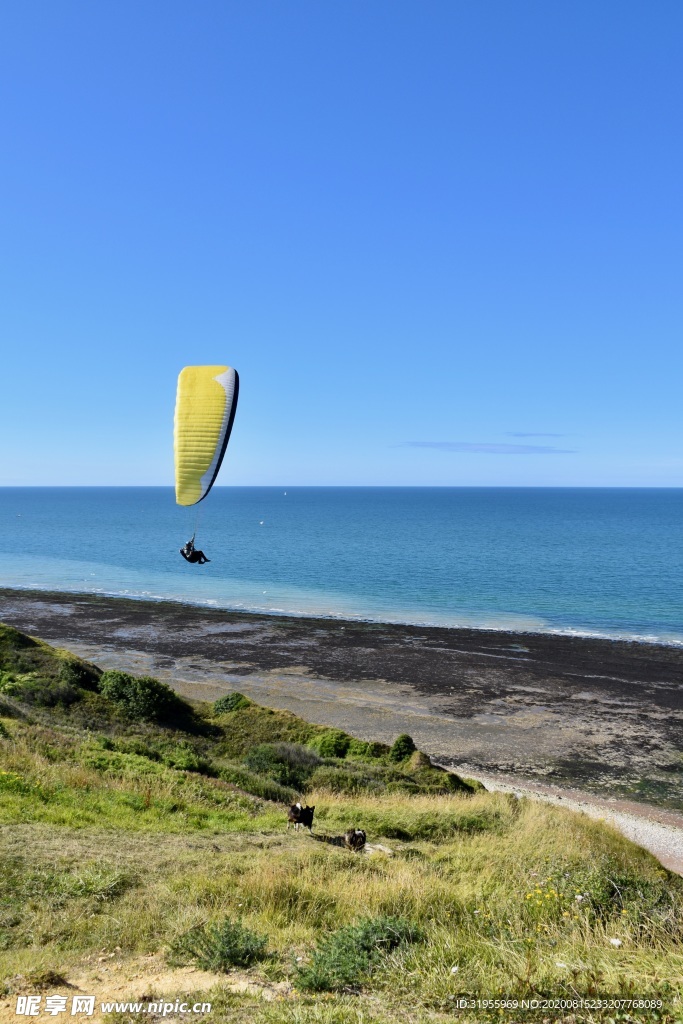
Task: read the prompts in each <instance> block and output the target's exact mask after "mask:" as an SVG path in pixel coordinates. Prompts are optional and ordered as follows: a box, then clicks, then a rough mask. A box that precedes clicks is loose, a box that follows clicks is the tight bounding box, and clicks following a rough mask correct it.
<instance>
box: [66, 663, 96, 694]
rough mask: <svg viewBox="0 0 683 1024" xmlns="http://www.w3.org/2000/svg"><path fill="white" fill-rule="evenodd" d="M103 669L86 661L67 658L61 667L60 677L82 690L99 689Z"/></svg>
mask: <svg viewBox="0 0 683 1024" xmlns="http://www.w3.org/2000/svg"><path fill="white" fill-rule="evenodd" d="M101 675H102V673H101V671H100V670H99V669H98V668H95V666H94V665H88V664H87V663H86V662H84V661H76V660H75V659H71V658H67V659H65V660H64V661H63V662H62V665H61V667H60V669H59V679H60V681H61V682H62V683H66V684H67V685H69V686H77V687H78V688H79V689H81V690H97V687H98V683H99V680H100V676H101Z"/></svg>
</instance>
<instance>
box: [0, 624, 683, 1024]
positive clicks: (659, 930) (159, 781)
mask: <svg viewBox="0 0 683 1024" xmlns="http://www.w3.org/2000/svg"><path fill="white" fill-rule="evenodd" d="M13 645H14V646H13ZM13 652H14V653H13ZM27 652H28V653H27ZM0 654H1V655H2V665H3V669H2V671H3V672H4V673H5V676H4V677H3V678H4V679H5V680H7V679H8V678H11V680H14V681H15V682H16V680H17V679H18V678H19V676H22V673H21V672H20V671H19V669H22V671H23V670H25V672H31V673H34V674H33V675H32V677H31V678H32V679H33V680H34V681H36V680H38V681H40V679H41V678H44V679H46V680H47V681H48V682H49V681H50V680H56V682H57V683H58V684H59V685H61V684H62V683H63V682H64V677H63V676H62V675H61V674H60V673H61V665H62V664H63V663H67V664H69V665H70V666H71V667H70V669H69V672H70V673H71V674H70V676H69V679H70V680H71V682H69V680H67V682H69V685H70V686H73V687H74V688H75V689H76V690H77V691H78V695H77V699H76V700H74V701H68V702H62V703H59V702H58V703H57V704H56V705H53V706H51V707H47V706H45V705H41V704H38V703H32V702H31V701H30V700H29V701H27V702H24V701H22V700H19V696H20V694H18V691H16V690H15V691H14V692H12V685H13V684H12V683H10V684H9V685H8V686H6V688H5V692H4V695H3V701H4V703H3V707H2V709H0V710H2V711H3V715H4V717H0V822H2V823H3V824H5V825H8V826H10V827H9V828H7V829H5V830H4V831H3V836H2V841H1V843H0V993H1V992H2V986H3V985H4V986H5V988H6V990H7V991H8V992H15V991H17V988H16V986H17V984H18V983H17V981H16V979H17V978H21V977H23V978H24V979H26V978H30V977H38V976H42V977H44V978H49V977H52V976H57V975H62V976H64V977H66V978H69V977H70V976H73V975H74V972H76V973H77V972H78V971H79V970H80V971H82V970H83V969H84V965H85V964H87V963H89V962H92V961H95V962H96V961H97V957H98V955H105V956H107V957H109V956H111V955H114V956H115V958H116V963H117V964H119V966H120V969H121V971H122V972H125V971H126V970H129V971H130V972H131V976H132V974H133V973H135V972H138V973H139V971H140V970H141V968H140V964H141V963H144V962H146V961H144V960H142V959H141V958H144V957H149V956H151V955H154V956H156V957H157V959H158V960H159V961H166V962H169V961H174V958H175V961H176V962H177V961H178V959H179V958H180V959H182V958H183V957H185V959H186V960H187V959H190V960H193V962H194V963H196V964H198V965H199V966H201V965H202V964H204V965H207V964H213V965H214V967H213V969H215V970H220V971H225V970H228V972H230V971H231V970H232V971H235V970H237V971H242V972H244V971H245V970H246V971H247V972H248V974H247V976H248V978H250V979H252V981H256V982H258V981H259V980H260V981H261V982H262V983H263V984H266V983H268V984H274V983H283V982H288V983H290V984H291V986H293V988H292V990H291V993H290V997H289V999H288V1000H286V1001H284V1002H279V1003H274V1004H272V1005H266V1004H265V1003H263V1002H262V1001H259V1000H258V999H257V998H256V996H254V995H253V994H249V992H242V993H241V994H240V993H231V992H230V991H229V987H226V986H227V985H228V982H229V980H230V978H231V977H234V974H230V973H228V974H227V975H226V976H225V977H226V981H225V982H224V983H221V982H218V981H217V983H216V987H215V988H214V989H213V990H212V993H211V1001H212V1002H213V1003H214V1010H213V1013H212V1021H216V1022H217V1024H223V1022H226V1024H227V1022H228V1021H229V1022H230V1024H235V1022H238V1024H239V1022H241V1021H250V1022H256V1024H309V1022H310V1024H314V1022H316V1024H337V1022H338V1024H347V1022H348V1021H358V1022H362V1024H390V1022H391V1024H393V1022H395V1021H396V1022H398V1021H399V1020H400V1021H401V1022H406V1021H414V1022H417V1021H419V1022H424V1024H437V1022H439V1024H441V1022H445V1021H447V1020H452V1019H454V1017H453V1015H454V1007H455V1005H456V1000H457V997H460V996H464V995H467V996H481V997H487V998H501V997H513V998H518V999H519V998H529V997H534V998H537V997H539V994H540V995H548V996H553V997H565V998H571V997H574V996H577V995H581V996H585V997H589V996H590V997H596V996H610V995H621V996H628V995H632V996H642V997H647V996H650V997H656V996H660V997H661V998H662V999H663V1000H664V1001H665V1003H666V1007H667V1008H666V1009H665V1010H664V1011H662V1013H661V1014H660V1015H659V1016H658V1017H657V1016H653V1015H652V1014H651V1013H648V1014H646V1015H641V1017H638V1015H633V1016H631V1017H630V1018H628V1017H623V1016H622V1017H621V1018H619V1019H622V1020H628V1019H632V1020H635V1019H644V1020H645V1019H646V1020H655V1019H659V1020H662V1021H666V1022H673V1021H674V1020H681V1019H683V1015H682V1013H681V1001H680V1000H681V992H682V990H683V880H682V879H680V878H678V877H676V876H673V875H671V874H669V873H668V872H666V871H665V870H664V869H663V868H662V867H661V866H660V865H659V864H658V863H657V862H656V861H655V860H654V859H653V858H652V857H651V856H650V855H649V854H647V853H646V852H645V851H643V850H642V849H640V848H638V847H636V846H634V845H633V844H631V843H629V842H628V841H626V840H625V839H623V838H622V837H621V836H620V835H619V834H618V833H616V832H615V831H613V830H612V829H610V828H608V827H606V826H605V825H603V824H601V823H599V822H593V821H590V820H589V819H587V818H586V817H584V816H581V815H577V814H574V813H571V812H568V811H565V810H564V809H561V808H557V807H552V806H548V805H542V804H538V803H533V802H528V801H525V800H516V799H514V798H512V797H508V796H504V795H501V794H494V793H487V792H485V791H481V790H479V791H477V792H474V791H473V790H472V789H471V788H468V787H465V786H462V785H461V784H460V783H459V782H458V780H457V778H456V779H455V782H453V783H451V782H450V781H449V780H450V778H451V777H450V776H447V775H446V773H443V772H441V771H439V770H437V769H434V768H432V766H431V765H430V763H429V761H428V759H427V758H425V756H424V755H421V754H419V752H413V753H411V752H410V744H408V743H407V742H406V741H405V740H402V741H401V744H400V746H401V753H402V758H401V759H400V760H392V758H391V755H390V749H389V748H388V747H385V746H381V745H379V744H378V745H371V746H370V748H369V746H368V744H364V743H362V742H360V741H356V740H353V738H348V742H347V741H346V738H345V734H341V738H340V735H339V731H338V730H337V731H331V730H325V729H323V728H322V727H319V726H313V725H310V724H309V723H306V722H303V721H302V720H301V719H299V718H297V717H296V716H294V715H291V714H289V713H287V712H278V711H270V710H269V709H266V708H260V707H259V706H258V705H255V704H253V703H252V702H250V701H243V700H238V699H234V700H231V701H228V702H225V703H224V704H223V710H222V711H220V709H219V711H220V713H215V712H214V709H213V708H212V707H210V706H206V705H205V706H201V705H197V706H195V707H193V708H192V709H190V710H191V716H190V718H187V719H186V720H187V721H189V722H190V727H189V731H183V730H182V729H181V728H179V726H178V722H177V721H176V722H172V723H167V724H163V723H161V724H160V723H155V722H139V721H127V720H126V719H125V717H122V716H121V714H120V713H119V711H118V710H117V708H116V707H115V706H113V705H112V703H111V702H109V701H108V700H107V698H106V695H104V694H102V693H100V692H99V691H98V690H97V689H95V690H88V689H87V688H85V687H83V686H80V685H79V684H78V680H79V679H81V681H82V679H83V676H82V675H81V674H80V670H79V666H78V664H77V659H73V658H72V657H71V656H70V655H68V654H67V653H66V652H52V649H51V648H49V647H48V646H47V645H36V646H31V645H30V644H27V643H26V642H24V640H22V639H21V634H19V635H18V638H17V635H16V631H13V632H10V633H8V632H7V631H4V632H3V631H2V630H1V629H0ZM26 658H29V659H33V661H30V663H29V662H28V661H26V660H25V659H26ZM13 659H14V660H13ZM22 659H24V660H22ZM89 671H91V670H89ZM40 672H44V673H45V675H44V677H41V676H40ZM50 672H51V673H52V674H51V675H50ZM92 672H93V676H92V678H94V679H95V681H96V682H95V685H97V680H98V679H99V675H98V674H97V670H95V669H92ZM24 675H25V673H24ZM22 678H23V676H22ZM88 678H91V677H88ZM74 680H76V682H74ZM226 708H227V710H226ZM4 712H8V713H7V714H6V715H5V714H4ZM330 734H331V735H330ZM321 737H323V738H324V739H325V742H322V740H321V739H320V738H321ZM311 743H312V744H313V747H315V748H316V750H315V752H314V751H313V750H312V748H311V746H310V744H311ZM264 744H265V747H264ZM304 747H305V748H306V749H302V748H304ZM325 752H327V753H325ZM330 752H332V753H330ZM250 754H252V756H251V757H250ZM342 754H343V756H341V755H342ZM287 772H290V773H295V774H296V773H297V772H299V773H300V775H299V777H298V778H297V784H301V785H302V786H306V787H309V788H307V789H306V800H307V802H308V803H311V804H315V806H316V820H315V826H316V827H315V834H314V836H313V837H310V836H308V835H307V834H298V835H295V834H294V833H293V832H291V831H290V832H288V831H287V829H286V804H287V803H288V802H289V801H290V800H291V799H292V796H293V795H294V794H295V790H294V789H293V788H291V787H288V786H284V785H283V784H282V782H280V781H278V778H282V777H284V775H283V773H285V775H286V773H287ZM288 778H290V779H291V778H292V776H291V774H290V776H288ZM342 778H344V779H346V781H347V783H348V788H347V789H346V790H344V789H343V788H342V790H341V791H339V789H340V780H341V779H342ZM349 780H350V782H349ZM452 786H454V787H455V788H451V787H452ZM310 787H317V788H310ZM352 827H358V828H363V829H365V831H366V832H367V835H368V842H369V844H371V845H373V844H374V845H377V844H379V845H381V846H383V847H386V848H388V850H389V852H388V853H387V852H382V851H379V852H376V853H374V854H372V855H369V856H368V855H358V854H353V853H350V852H348V851H346V850H344V849H341V848H339V847H337V846H334V845H331V844H328V843H325V842H317V841H316V835H318V836H319V838H324V837H325V836H327V837H334V836H339V835H341V834H342V833H343V832H344V831H346V830H347V829H349V828H352ZM578 897H580V898H578ZM382 922H383V924H382ZM387 922H390V924H387ZM391 922H393V924H391ZM396 922H401V929H404V931H403V932H401V935H402V936H403V938H399V939H397V941H396V942H394V941H393V940H392V939H391V938H390V937H389V938H387V936H386V935H385V933H384V931H382V929H383V928H385V926H386V927H387V928H393V929H394V933H395V934H396V935H398V933H399V931H400V929H399V927H398V925H397V924H396ZM387 934H388V933H387ZM252 936H255V937H256V938H251V937H252ZM409 936H412V939H411V940H410V941H409V940H408V937H409ZM385 939H386V941H385ZM261 940H264V941H265V943H267V945H266V946H264V944H263V941H261ZM249 950H251V952H249ZM266 950H267V956H266V957H265V959H260V957H261V955H262V954H263V953H264V952H266ZM103 951H104V952H103ZM252 953H253V954H254V955H252ZM202 958H203V959H202ZM212 958H213V959H212ZM231 958H232V959H231ZM231 964H233V965H241V966H233V967H231ZM221 965H222V966H221ZM306 979H308V980H306ZM55 984H56V983H55ZM104 998H106V992H105V993H104ZM202 998H206V995H205V994H204V995H203V996H202ZM200 1001H201V1000H200ZM457 1019H458V1020H460V1021H463V1022H472V1024H473V1022H474V1021H480V1020H485V1019H489V1018H487V1017H486V1015H485V1014H484V1013H483V1012H479V1011H476V1012H475V1013H474V1014H469V1015H468V1012H467V1011H463V1012H460V1011H458V1015H457ZM490 1019H491V1020H499V1019H500V1020H503V1019H505V1020H507V1021H508V1022H509V1024H512V1018H511V1017H510V1016H509V1014H508V1015H507V1016H505V1015H503V1016H500V1015H499V1016H496V1015H495V1014H493V1015H490ZM523 1019H524V1020H529V1021H531V1020H535V1019H539V1020H540V1019H542V1017H538V1018H534V1017H533V1015H530V1014H527V1015H525V1016H524V1018H523ZM598 1019H605V1020H606V1019H608V1017H607V1016H606V1015H604V1014H603V1015H602V1017H601V1016H600V1015H595V1014H593V1015H592V1016H591V1015H590V1014H589V1015H586V1014H584V1015H583V1016H582V1015H580V1014H579V1015H576V1016H575V1020H576V1021H577V1022H578V1021H583V1020H585V1021H592V1020H598ZM615 1019H616V1018H615Z"/></svg>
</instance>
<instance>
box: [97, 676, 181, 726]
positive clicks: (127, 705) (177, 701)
mask: <svg viewBox="0 0 683 1024" xmlns="http://www.w3.org/2000/svg"><path fill="white" fill-rule="evenodd" d="M100 693H101V694H102V695H103V696H104V697H106V698H107V700H110V701H111V702H112V703H113V704H114V705H116V708H117V710H118V711H119V713H120V714H122V715H123V716H124V717H125V718H130V719H138V720H142V721H149V722H166V723H175V724H177V723H179V722H184V721H185V720H187V719H191V718H192V708H191V707H190V706H189V704H187V703H186V702H185V701H184V700H182V698H180V697H179V696H178V694H177V693H175V692H174V691H173V690H172V689H171V688H170V686H167V685H166V683H160V682H159V680H158V679H153V678H152V677H151V676H131V675H129V674H128V673H127V672H118V671H116V670H115V669H114V670H111V671H109V672H104V673H103V674H102V676H101V678H100Z"/></svg>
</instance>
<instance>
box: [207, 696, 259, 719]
mask: <svg viewBox="0 0 683 1024" xmlns="http://www.w3.org/2000/svg"><path fill="white" fill-rule="evenodd" d="M250 704H253V701H251V700H249V698H248V697H245V696H244V694H243V693H237V692H235V693H226V695H225V697H219V698H218V700H217V701H214V705H213V713H214V715H225V714H227V713H228V712H230V711H239V709H240V708H248V707H249V705H250Z"/></svg>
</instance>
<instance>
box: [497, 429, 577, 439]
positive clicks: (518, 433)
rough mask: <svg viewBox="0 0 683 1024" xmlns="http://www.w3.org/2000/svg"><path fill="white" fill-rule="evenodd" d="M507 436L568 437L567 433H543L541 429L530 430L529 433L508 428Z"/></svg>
mask: <svg viewBox="0 0 683 1024" xmlns="http://www.w3.org/2000/svg"><path fill="white" fill-rule="evenodd" d="M506 436H507V437H566V436H567V435H566V434H549V433H541V432H539V431H530V432H529V433H525V432H522V431H518V430H508V431H506Z"/></svg>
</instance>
